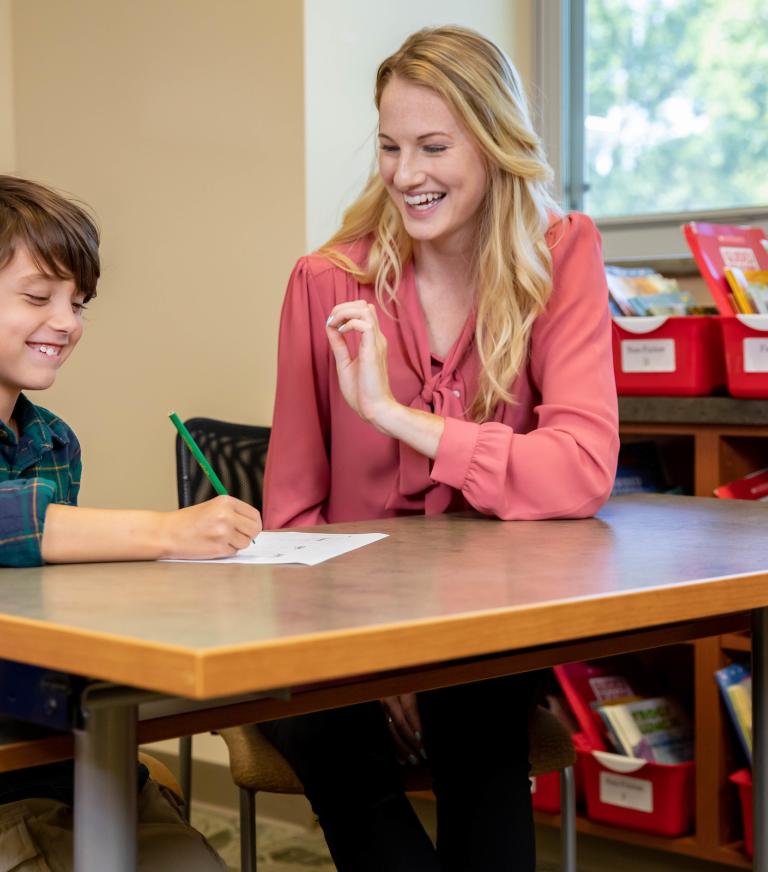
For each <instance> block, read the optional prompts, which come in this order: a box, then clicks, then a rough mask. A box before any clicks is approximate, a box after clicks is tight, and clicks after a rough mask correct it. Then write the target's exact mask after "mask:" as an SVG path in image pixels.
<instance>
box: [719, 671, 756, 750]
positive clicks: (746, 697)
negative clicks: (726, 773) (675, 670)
mask: <svg viewBox="0 0 768 872" xmlns="http://www.w3.org/2000/svg"><path fill="white" fill-rule="evenodd" d="M715 678H716V679H717V683H718V685H719V687H720V693H721V694H722V697H723V702H725V707H726V708H727V709H728V714H729V715H730V716H731V720H732V722H733V726H734V729H735V730H736V735H737V736H738V737H739V741H740V742H741V746H742V748H743V749H744V753H745V754H746V756H747V760H749V762H750V765H751V764H752V676H751V674H750V672H749V669H747V667H746V666H744V665H743V664H741V663H732V664H731V665H730V666H726V667H724V668H723V669H718V670H717V671H716V672H715Z"/></svg>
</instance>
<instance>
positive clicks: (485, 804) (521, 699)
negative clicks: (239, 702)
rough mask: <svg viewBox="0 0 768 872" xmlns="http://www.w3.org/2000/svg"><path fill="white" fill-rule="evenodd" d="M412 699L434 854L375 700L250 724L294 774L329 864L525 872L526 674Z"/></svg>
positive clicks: (407, 870)
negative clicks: (427, 773)
mask: <svg viewBox="0 0 768 872" xmlns="http://www.w3.org/2000/svg"><path fill="white" fill-rule="evenodd" d="M418 700H419V712H420V714H421V720H422V726H423V730H424V734H423V740H424V747H425V749H426V753H427V765H428V766H429V768H430V770H431V773H432V778H433V788H434V792H435V796H436V799H437V850H435V848H433V846H432V843H431V842H430V840H429V838H428V836H427V834H426V832H425V831H424V829H423V827H422V826H421V824H420V822H419V820H418V819H417V817H416V815H415V814H414V812H413V810H412V808H411V805H410V803H409V802H408V800H407V798H406V796H405V793H404V790H403V785H402V769H403V767H402V766H401V765H400V764H399V763H398V762H397V759H396V757H395V752H394V744H393V742H392V740H391V737H390V735H389V731H388V729H387V726H386V722H385V717H384V713H383V710H382V707H381V705H380V704H379V703H378V702H376V703H366V704H363V705H358V706H350V707H348V708H343V709H334V710H330V711H325V712H317V713H315V714H310V715H303V716H301V717H296V718H286V719H284V720H281V721H272V722H271V723H267V724H262V725H261V728H262V730H263V731H264V734H265V735H266V736H267V737H268V738H269V739H270V740H271V741H272V742H273V744H274V745H275V746H276V747H277V748H278V749H279V750H280V751H281V753H282V754H283V756H284V757H285V758H286V759H287V760H288V761H289V762H290V763H291V765H292V766H293V768H294V769H295V771H296V773H297V775H298V776H299V778H301V780H302V782H303V784H304V787H305V789H306V795H307V798H308V799H309V801H310V803H311V804H312V808H313V809H314V812H315V814H316V815H317V817H318V819H319V821H320V825H321V826H322V828H323V832H324V833H325V838H326V841H327V842H328V847H329V849H330V851H331V855H332V857H333V859H334V862H335V863H336V868H337V869H338V870H339V872H534V869H535V865H536V864H535V848H534V832H533V817H532V811H531V791H530V783H529V781H528V772H529V768H530V767H529V763H528V710H529V708H530V705H531V700H532V679H531V677H529V676H526V675H522V676H512V677H509V678H502V679H494V680H491V681H484V682H478V683H475V684H467V685H462V686H460V687H451V688H445V689H442V690H435V691H429V692H426V693H420V694H419V696H418ZM406 765H408V764H406Z"/></svg>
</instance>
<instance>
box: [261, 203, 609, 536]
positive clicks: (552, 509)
mask: <svg viewBox="0 0 768 872" xmlns="http://www.w3.org/2000/svg"><path fill="white" fill-rule="evenodd" d="M547 240H548V243H549V246H550V249H551V251H552V264H553V291H552V295H551V297H550V300H549V303H548V305H547V308H546V310H545V312H544V313H543V314H542V315H541V316H540V317H539V318H538V319H537V321H536V323H535V324H534V327H533V330H532V334H531V345H530V355H529V360H528V365H527V366H526V367H525V368H524V370H523V371H522V372H521V373H520V374H519V376H518V377H517V379H516V380H515V383H514V385H513V386H512V394H513V396H514V397H515V398H516V400H517V402H516V404H515V405H508V404H501V405H500V406H499V408H498V409H497V411H496V414H495V416H494V419H493V420H492V421H488V422H486V423H482V424H478V423H475V422H474V421H471V420H467V416H466V412H465V409H466V407H467V406H468V405H469V403H470V402H471V399H472V397H473V395H474V393H473V392H474V389H475V386H476V384H477V373H478V366H479V362H478V356H477V352H476V350H475V346H474V339H473V334H474V318H473V317H470V318H469V319H468V321H467V323H466V324H465V326H464V330H463V331H462V334H461V336H460V337H459V338H458V339H457V341H456V343H455V344H454V346H453V347H452V348H451V350H450V351H449V352H448V354H447V356H446V357H445V358H444V359H441V358H438V357H436V356H435V355H432V354H431V353H430V350H429V342H428V334H427V326H426V322H425V318H424V313H423V310H422V308H421V304H420V302H419V298H418V295H417V292H416V287H415V282H414V274H413V265H412V263H410V264H407V265H406V266H405V267H404V271H403V277H402V281H401V284H400V287H399V288H398V292H397V300H396V303H395V304H394V305H392V306H389V307H388V311H382V310H381V308H380V307H378V304H377V303H376V298H375V294H374V291H373V287H372V286H371V285H361V284H360V283H359V282H358V281H357V280H356V279H355V278H354V277H353V276H351V275H350V274H349V273H347V272H345V271H344V270H343V269H341V268H340V267H338V266H336V265H334V264H333V263H331V262H330V261H328V260H327V259H326V258H324V257H322V256H319V255H309V256H308V257H303V258H301V259H300V260H299V262H298V263H297V264H296V267H295V269H294V271H293V274H292V275H291V278H290V281H289V283H288V290H287V292H286V296H285V302H284V304H283V312H282V318H281V322H280V339H279V351H278V374H277V395H276V400H275V412H274V419H273V425H272V438H271V442H270V448H269V457H268V460H267V470H266V481H265V490H264V524H265V527H266V528H271V529H275V528H280V527H295V526H303V525H310V524H324V523H334V522H340V521H353V520H366V519H374V518H388V517H392V516H395V515H404V514H414V513H418V514H424V513H426V514H436V513H439V512H446V511H456V510H462V509H467V508H470V507H472V508H475V509H477V510H478V511H480V512H483V513H484V514H488V515H493V516H496V517H497V518H502V519H505V520H514V519H537V518H580V517H587V516H590V515H592V514H594V513H595V512H596V511H597V510H598V509H599V508H600V506H601V505H602V504H603V502H604V501H605V500H606V499H607V498H608V495H609V493H610V491H611V486H612V483H613V477H614V472H615V468H616V457H617V452H618V433H617V429H618V415H617V407H616V386H615V382H614V376H613V364H612V357H611V326H610V318H609V315H608V305H607V298H608V293H607V287H606V282H605V274H604V271H603V261H602V256H601V251H600V237H599V235H598V232H597V230H596V228H595V226H594V225H593V223H592V222H591V221H590V219H589V218H587V217H586V216H585V215H580V214H578V213H573V214H570V215H568V216H566V217H564V218H562V219H558V220H556V221H555V222H554V223H553V224H552V225H551V226H550V228H549V230H548V232H547ZM369 245H370V243H369V242H368V241H363V240H361V241H360V242H359V243H356V244H354V245H352V246H349V247H348V248H347V249H346V253H347V254H348V255H350V257H352V259H353V260H355V261H356V262H364V258H365V256H366V253H367V249H368V246H369ZM357 299H363V300H367V301H369V302H371V303H374V304H375V305H377V308H378V311H379V323H380V326H381V329H382V331H383V332H384V334H385V336H386V338H387V343H388V363H389V378H390V385H391V388H392V392H393V394H394V396H395V398H396V399H397V400H398V401H399V402H401V403H403V404H404V405H407V406H411V407H412V408H416V409H422V410H426V411H433V412H434V413H435V414H437V415H442V416H444V417H445V430H444V432H443V436H442V438H441V440H440V444H439V447H438V451H437V457H436V458H435V460H434V461H433V460H430V459H429V458H427V457H425V456H424V455H421V454H419V453H418V452H416V451H414V450H413V449H412V448H410V447H409V446H408V445H406V444H405V443H402V442H399V441H398V440H396V439H392V438H390V437H389V436H385V435H384V434H383V433H380V432H379V431H378V430H376V429H375V428H374V427H373V426H372V425H370V424H366V423H365V422H364V421H363V420H362V419H361V418H359V417H358V415H357V414H356V413H355V412H353V411H352V409H351V408H350V407H349V406H348V405H347V403H346V402H345V400H344V398H343V396H342V395H341V391H340V389H339V383H338V379H337V377H336V369H335V364H334V359H333V355H332V353H331V350H330V346H329V344H328V340H327V338H326V334H325V322H326V319H327V318H328V315H329V314H330V312H331V309H332V308H333V307H334V306H335V305H336V304H338V303H341V302H345V301H349V300H357ZM393 314H394V315H395V317H392V316H393Z"/></svg>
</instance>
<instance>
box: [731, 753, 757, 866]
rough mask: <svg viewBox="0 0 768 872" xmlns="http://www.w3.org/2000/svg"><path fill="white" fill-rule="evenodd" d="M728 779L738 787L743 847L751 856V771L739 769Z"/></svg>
mask: <svg viewBox="0 0 768 872" xmlns="http://www.w3.org/2000/svg"><path fill="white" fill-rule="evenodd" d="M728 777H729V779H730V780H731V781H732V782H733V783H734V784H735V785H736V786H737V787H738V788H739V802H740V804H741V817H742V820H743V821H744V848H745V850H746V852H747V855H748V856H749V857H751V856H752V773H751V772H750V771H749V769H739V771H738V772H734V773H733V775H729V776H728Z"/></svg>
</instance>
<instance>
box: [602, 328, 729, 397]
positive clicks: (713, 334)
mask: <svg viewBox="0 0 768 872" xmlns="http://www.w3.org/2000/svg"><path fill="white" fill-rule="evenodd" d="M719 320H720V319H719V318H716V317H713V316H709V315H685V316H682V315H679V316H678V315H671V316H664V315H660V316H653V317H646V318H640V317H638V318H630V317H626V318H625V317H616V318H614V319H613V323H614V330H613V366H614V370H615V373H616V389H617V391H618V393H619V394H624V395H630V396H631V395H651V396H654V395H655V396H679V397H684V396H689V397H690V396H702V395H705V394H711V393H712V392H713V391H714V390H715V389H716V388H718V387H720V386H722V385H724V384H725V363H724V359H723V337H722V332H721V329H720V325H719V323H718V322H719Z"/></svg>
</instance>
